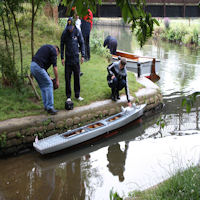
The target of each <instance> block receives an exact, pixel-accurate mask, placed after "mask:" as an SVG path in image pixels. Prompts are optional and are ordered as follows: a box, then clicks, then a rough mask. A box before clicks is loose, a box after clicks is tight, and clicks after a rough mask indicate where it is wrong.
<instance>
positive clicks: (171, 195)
mask: <svg viewBox="0 0 200 200" xmlns="http://www.w3.org/2000/svg"><path fill="white" fill-rule="evenodd" d="M199 178H200V167H199V166H191V167H189V168H188V169H186V170H179V171H177V172H176V173H175V174H174V175H173V176H172V177H171V178H169V179H168V180H166V181H164V182H163V183H161V184H159V185H158V186H157V187H155V188H153V189H150V190H146V191H141V192H138V191H134V192H132V193H130V196H131V197H134V198H135V199H145V200H155V199H156V200H169V199H176V200H188V199H191V200H196V199H199V192H200V191H199V188H200V182H199Z"/></svg>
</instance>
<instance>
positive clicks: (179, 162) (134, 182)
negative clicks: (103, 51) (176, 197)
mask: <svg viewBox="0 0 200 200" xmlns="http://www.w3.org/2000/svg"><path fill="white" fill-rule="evenodd" d="M94 29H98V30H101V31H102V30H103V31H104V36H106V35H107V34H111V35H113V36H115V37H116V38H117V39H118V49H120V50H124V51H129V52H134V53H135V54H138V55H145V56H151V57H156V58H158V59H160V60H161V69H160V72H159V76H160V77H161V79H160V80H159V81H158V82H157V83H156V84H158V86H159V87H160V89H161V92H162V95H163V98H164V105H165V106H164V108H163V110H162V112H161V113H159V114H155V115H154V116H151V117H148V118H146V119H144V120H143V121H141V120H140V121H137V122H135V123H133V124H131V125H129V126H127V127H125V128H124V129H123V130H120V131H119V132H118V134H116V135H113V136H112V137H110V138H106V139H103V140H101V141H97V142H95V143H94V144H92V145H88V146H83V147H80V148H77V149H71V150H66V151H64V152H62V153H60V152H59V153H56V154H53V155H50V156H40V155H39V154H38V153H37V152H34V151H33V152H28V153H24V154H22V155H19V156H16V157H11V158H7V159H1V160H0V172H1V173H0V200H4V199H5V200H10V199H13V200H18V199H19V200H23V199H24V200H25V199H26V200H27V199H28V200H36V199H37V200H47V199H52V200H64V199H65V200H108V199H109V193H110V191H111V190H112V189H113V191H114V192H118V194H119V195H121V196H123V195H124V196H127V195H128V192H129V191H132V190H144V189H146V188H149V187H151V186H154V185H156V184H158V183H159V182H162V181H163V180H165V179H167V178H169V177H170V176H172V175H173V173H175V172H176V171H177V170H178V169H184V168H186V167H188V166H190V165H196V164H197V163H199V158H200V157H199V155H200V134H199V133H200V131H199V103H198V102H199V98H197V101H196V103H195V104H194V106H192V109H191V112H190V113H189V114H188V113H186V109H185V108H184V107H182V106H181V101H182V99H183V98H186V97H188V96H189V95H191V94H192V93H193V92H197V91H200V84H199V83H198V82H199V77H200V65H199V62H200V52H199V51H194V50H190V49H188V48H185V47H181V46H178V45H175V44H168V43H164V42H159V41H155V40H154V41H149V42H148V43H147V44H146V45H145V46H144V48H142V49H140V47H139V46H138V44H137V42H136V41H135V40H134V39H133V37H132V35H131V33H130V31H129V29H127V28H123V27H111V26H104V27H94ZM160 119H162V120H163V121H164V122H165V126H164V128H163V129H160V126H159V125H157V121H159V120H160Z"/></svg>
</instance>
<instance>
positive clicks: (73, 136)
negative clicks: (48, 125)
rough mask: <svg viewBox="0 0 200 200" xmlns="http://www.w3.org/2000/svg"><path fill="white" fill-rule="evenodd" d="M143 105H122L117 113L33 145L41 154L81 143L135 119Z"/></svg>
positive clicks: (139, 115)
mask: <svg viewBox="0 0 200 200" xmlns="http://www.w3.org/2000/svg"><path fill="white" fill-rule="evenodd" d="M145 107H146V104H142V105H137V106H136V105H135V104H133V106H132V107H126V108H123V107H122V111H121V112H120V113H118V114H115V115H112V116H110V117H108V118H106V119H103V120H100V121H97V122H94V123H91V124H88V125H85V126H82V127H80V128H77V129H74V130H69V131H67V132H64V133H61V134H55V135H52V136H49V137H46V138H44V139H41V140H38V141H35V142H34V143H33V147H34V148H35V149H36V151H38V152H39V153H41V154H48V153H53V152H55V151H59V150H62V149H65V148H68V147H71V146H74V145H77V144H80V143H83V142H85V141H88V140H91V139H93V138H95V137H98V136H100V135H103V134H105V133H108V132H111V131H113V130H115V129H118V128H120V127H122V126H125V125H126V124H128V123H130V122H132V121H134V120H136V119H137V118H139V117H141V116H142V115H143V112H144V109H145Z"/></svg>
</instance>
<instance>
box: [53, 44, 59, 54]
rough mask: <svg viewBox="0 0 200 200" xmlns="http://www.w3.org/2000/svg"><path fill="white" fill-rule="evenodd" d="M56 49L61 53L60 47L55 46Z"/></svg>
mask: <svg viewBox="0 0 200 200" xmlns="http://www.w3.org/2000/svg"><path fill="white" fill-rule="evenodd" d="M54 47H55V48H56V49H58V53H60V49H59V47H58V46H57V45H54Z"/></svg>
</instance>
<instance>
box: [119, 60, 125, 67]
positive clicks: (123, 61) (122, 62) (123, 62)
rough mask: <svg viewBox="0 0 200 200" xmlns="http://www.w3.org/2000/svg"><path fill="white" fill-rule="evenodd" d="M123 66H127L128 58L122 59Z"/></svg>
mask: <svg viewBox="0 0 200 200" xmlns="http://www.w3.org/2000/svg"><path fill="white" fill-rule="evenodd" d="M120 62H121V64H122V65H123V66H125V65H126V58H121V61H120Z"/></svg>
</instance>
